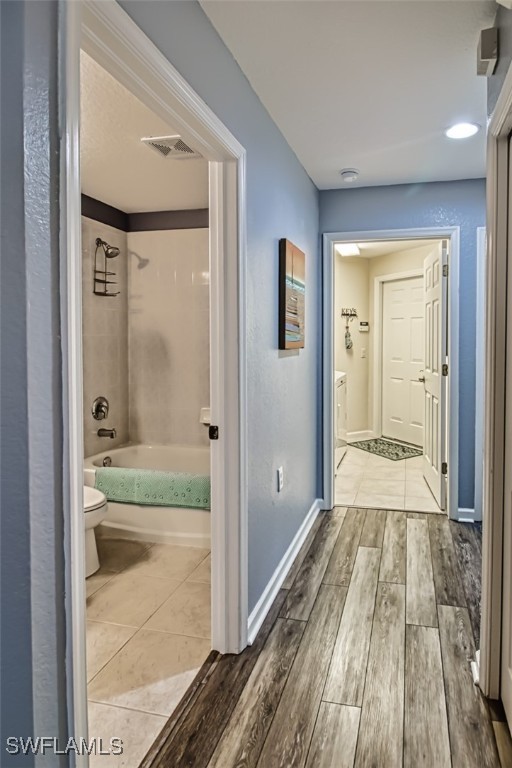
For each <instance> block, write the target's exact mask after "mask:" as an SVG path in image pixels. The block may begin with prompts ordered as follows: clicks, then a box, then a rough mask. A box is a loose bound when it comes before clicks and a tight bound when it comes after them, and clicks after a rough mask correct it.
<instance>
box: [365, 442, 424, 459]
mask: <svg viewBox="0 0 512 768" xmlns="http://www.w3.org/2000/svg"><path fill="white" fill-rule="evenodd" d="M350 445H352V446H353V447H354V448H360V449H361V450H362V451H368V453H374V454H375V455H376V456H382V457H383V458H384V459H391V461H400V459H412V458H413V456H423V451H422V450H421V448H416V447H415V446H414V445H407V443H396V442H395V441H394V440H386V439H384V438H383V437H377V438H375V439H374V440H358V441H357V442H356V443H350Z"/></svg>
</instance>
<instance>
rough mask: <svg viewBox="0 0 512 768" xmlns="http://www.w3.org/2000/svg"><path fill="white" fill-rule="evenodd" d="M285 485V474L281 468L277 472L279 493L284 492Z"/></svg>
mask: <svg viewBox="0 0 512 768" xmlns="http://www.w3.org/2000/svg"><path fill="white" fill-rule="evenodd" d="M283 485H284V474H283V468H282V467H279V468H278V470H277V492H278V493H280V492H281V491H282V490H283Z"/></svg>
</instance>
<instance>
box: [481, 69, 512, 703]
mask: <svg viewBox="0 0 512 768" xmlns="http://www.w3.org/2000/svg"><path fill="white" fill-rule="evenodd" d="M511 132H512V65H511V66H510V67H509V69H508V72H507V75H506V77H505V80H504V83H503V87H502V89H501V92H500V95H499V97H498V101H497V103H496V106H495V108H494V111H493V113H492V115H491V118H490V121H489V124H488V128H487V184H486V190H487V247H486V267H487V268H486V289H487V290H486V299H487V306H486V334H485V347H486V348H485V430H484V482H483V539H482V620H481V632H480V663H479V684H480V688H481V689H482V691H483V693H484V694H485V695H486V696H488V697H490V698H493V699H497V698H499V696H500V690H501V620H502V586H503V585H502V581H503V504H504V484H505V423H504V422H505V420H504V414H505V391H506V369H505V361H506V354H507V275H508V273H507V261H508V256H509V252H510V245H509V237H510V232H509V222H508V204H509V203H508V196H509V187H510V185H509V178H508V154H509V147H508V141H509V139H508V137H509V135H510V133H511Z"/></svg>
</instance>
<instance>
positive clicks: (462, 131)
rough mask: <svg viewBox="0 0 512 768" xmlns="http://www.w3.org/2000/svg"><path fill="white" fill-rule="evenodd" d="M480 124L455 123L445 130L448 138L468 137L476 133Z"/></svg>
mask: <svg viewBox="0 0 512 768" xmlns="http://www.w3.org/2000/svg"><path fill="white" fill-rule="evenodd" d="M479 130H480V126H479V125H477V124H476V123H456V124H455V125H452V126H451V127H450V128H447V130H446V131H445V134H446V136H448V138H449V139H469V137H470V136H474V135H475V133H478V131H479Z"/></svg>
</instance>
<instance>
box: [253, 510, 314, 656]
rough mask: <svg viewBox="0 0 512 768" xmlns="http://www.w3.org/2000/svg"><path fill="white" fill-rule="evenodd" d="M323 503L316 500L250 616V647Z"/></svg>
mask: <svg viewBox="0 0 512 768" xmlns="http://www.w3.org/2000/svg"><path fill="white" fill-rule="evenodd" d="M323 503H324V502H323V499H315V500H314V502H313V504H312V505H311V508H310V510H309V512H308V513H307V515H306V517H305V518H304V520H303V522H302V525H301V526H300V528H299V530H298V531H297V533H296V534H295V536H294V537H293V540H292V543H291V544H290V546H289V547H288V549H287V550H286V552H285V553H284V555H283V557H282V558H281V562H280V563H279V565H278V566H277V568H276V569H275V571H274V573H273V574H272V577H271V579H270V581H269V582H268V584H267V586H266V587H265V589H264V590H263V594H262V595H261V597H260V599H259V600H258V602H257V603H256V605H255V606H254V608H253V610H252V611H251V615H250V616H249V620H248V622H247V642H248V644H249V645H252V644H253V642H254V640H255V638H256V635H257V634H258V631H259V629H260V627H261V625H262V624H263V622H264V620H265V617H266V615H267V613H268V612H269V610H270V607H271V605H272V603H273V602H274V600H275V598H276V595H277V593H278V592H279V590H280V588H281V585H282V583H283V581H284V580H285V579H286V576H287V575H288V571H289V570H290V568H291V566H292V563H293V561H294V560H295V558H296V557H297V555H298V553H299V550H300V548H301V547H302V545H303V544H304V542H305V540H306V537H307V535H308V533H309V531H310V530H311V527H312V525H313V523H314V522H315V520H316V517H317V515H318V513H319V511H320V510H321V509H322V506H323Z"/></svg>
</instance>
